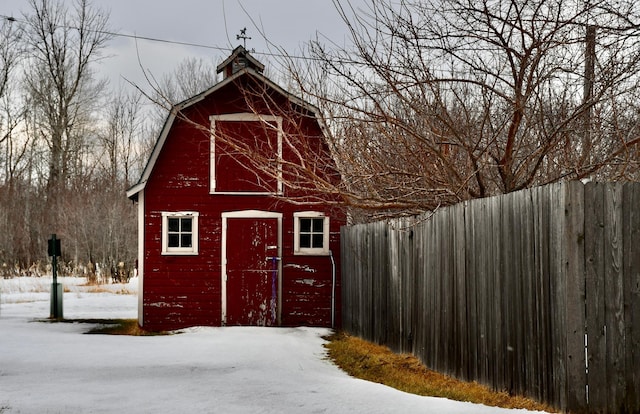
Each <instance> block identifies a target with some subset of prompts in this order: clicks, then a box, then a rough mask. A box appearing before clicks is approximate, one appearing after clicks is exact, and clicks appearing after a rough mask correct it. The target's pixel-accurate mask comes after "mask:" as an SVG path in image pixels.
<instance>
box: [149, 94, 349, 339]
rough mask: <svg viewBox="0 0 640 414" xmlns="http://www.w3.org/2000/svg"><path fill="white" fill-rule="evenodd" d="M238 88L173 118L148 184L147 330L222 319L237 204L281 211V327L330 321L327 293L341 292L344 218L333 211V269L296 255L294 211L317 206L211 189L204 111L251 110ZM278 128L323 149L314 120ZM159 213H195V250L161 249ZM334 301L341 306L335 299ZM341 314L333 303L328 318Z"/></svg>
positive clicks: (277, 98)
mask: <svg viewBox="0 0 640 414" xmlns="http://www.w3.org/2000/svg"><path fill="white" fill-rule="evenodd" d="M239 86H240V85H239V84H238V83H230V84H228V85H226V86H225V87H224V88H221V89H219V90H217V91H216V92H215V93H213V94H211V95H209V96H207V97H206V98H205V99H203V100H201V101H199V102H198V103H196V104H194V105H192V106H190V107H189V108H186V109H185V110H184V111H183V114H182V115H181V116H178V117H177V118H176V120H175V121H174V123H173V125H172V128H171V130H170V131H169V133H168V135H167V137H166V141H165V142H164V145H163V147H162V150H161V152H160V153H159V154H158V158H157V160H156V163H155V165H154V167H153V170H152V172H151V174H150V176H149V179H148V181H147V183H146V186H145V189H144V192H145V193H144V217H145V223H144V240H145V242H144V243H145V249H144V258H143V260H144V267H143V268H144V272H145V274H144V286H143V291H142V294H143V309H142V312H143V315H142V320H143V324H144V327H145V328H147V329H176V328H181V327H186V326H193V325H211V326H218V325H220V324H221V323H222V315H221V308H222V299H221V295H222V291H221V286H222V280H221V271H222V264H221V254H222V253H221V242H222V213H223V212H230V211H239V210H260V211H278V212H282V213H283V219H282V235H283V239H282V258H281V260H282V279H281V280H282V287H281V291H282V308H281V316H282V317H281V323H282V325H287V326H292V325H314V326H329V325H330V324H331V321H332V315H331V295H332V292H335V293H338V292H339V280H340V278H339V269H340V263H339V257H338V256H339V254H338V253H339V252H340V247H339V231H340V230H339V229H340V225H342V224H343V222H344V219H343V217H341V216H339V215H338V216H335V215H333V216H332V218H331V221H330V223H331V237H330V239H331V241H330V248H331V250H332V252H334V254H335V256H334V257H333V259H334V262H333V263H335V267H334V266H333V263H332V260H331V257H329V256H296V255H294V254H293V248H294V247H293V242H294V241H293V238H294V229H293V227H294V226H293V220H294V218H293V213H294V212H296V211H301V210H321V209H320V208H319V207H317V206H300V205H295V204H291V203H288V202H286V201H285V200H282V199H280V198H276V197H272V196H258V195H223V194H210V193H209V171H210V168H209V167H210V166H209V160H210V154H209V147H210V135H209V132H208V125H209V116H211V115H216V114H224V113H242V112H249V111H251V110H253V109H254V108H256V107H257V106H258V105H256V104H255V102H254V103H251V107H248V105H247V103H246V100H245V97H244V96H243V94H242V93H240V91H239ZM245 86H246V84H245ZM272 96H273V97H272V98H271V99H270V100H269V102H270V103H271V104H273V103H275V102H278V104H279V105H282V106H284V105H285V104H286V103H287V101H286V99H284V97H283V96H281V95H278V94H273V95H272ZM262 109H263V110H265V111H266V110H267V109H266V108H262ZM182 117H185V118H188V120H184V119H182ZM198 125H200V126H198ZM301 126H302V127H301ZM283 128H284V129H285V131H286V132H289V133H294V132H296V133H297V132H300V131H304V133H305V134H307V135H309V136H310V137H311V138H309V141H308V142H310V146H311V147H315V151H317V152H320V151H321V150H325V151H326V148H325V147H323V141H322V140H321V138H320V137H321V129H320V127H319V125H318V124H317V122H316V121H315V120H314V119H312V118H308V117H307V118H306V119H303V120H302V121H300V123H298V124H296V125H293V124H291V123H289V122H285V125H284V126H283ZM290 155H291V154H290V152H289V151H288V150H285V151H284V153H283V156H284V157H285V158H287V157H289V156H290ZM328 164H329V165H330V163H328ZM325 165H327V163H325ZM287 195H291V196H296V197H300V196H304V192H303V191H298V192H297V193H296V194H294V193H293V192H291V191H290V190H287V191H286V192H285V196H287ZM163 211H165V212H166V211H173V212H175V211H197V212H199V219H198V224H199V234H198V241H199V253H198V254H197V255H195V256H192V255H189V256H171V255H162V254H161V251H162V245H161V243H162V240H161V233H162V212H163ZM333 269H335V271H336V277H337V285H336V286H335V287H334V286H332V276H333V274H332V272H333ZM335 304H336V305H337V304H340V299H339V297H338V298H336V300H335ZM339 317H340V314H339V309H337V312H336V315H333V319H334V320H335V321H339V320H340V318H339Z"/></svg>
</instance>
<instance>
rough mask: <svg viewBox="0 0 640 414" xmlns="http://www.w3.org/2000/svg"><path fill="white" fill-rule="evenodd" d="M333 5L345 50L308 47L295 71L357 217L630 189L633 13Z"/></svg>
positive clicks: (633, 8)
mask: <svg viewBox="0 0 640 414" xmlns="http://www.w3.org/2000/svg"><path fill="white" fill-rule="evenodd" d="M334 4H335V6H336V8H337V10H338V11H339V12H340V14H341V16H342V19H343V21H344V23H345V24H346V25H347V27H348V28H349V30H350V33H351V40H352V42H353V47H349V48H345V47H337V46H336V45H330V46H329V47H327V46H325V45H323V44H322V43H320V42H313V43H312V44H311V45H310V56H309V57H310V58H311V59H310V60H309V61H311V62H312V63H311V64H306V65H303V64H300V63H299V62H294V60H293V59H292V60H291V68H292V71H291V72H292V74H293V76H294V77H295V78H296V79H297V80H298V85H299V90H300V93H301V94H303V96H305V97H307V99H309V100H311V101H313V102H315V103H317V105H318V106H319V107H320V108H321V109H322V113H323V114H325V116H326V123H327V125H328V126H329V128H328V130H327V131H328V132H329V133H330V135H331V138H332V142H333V144H334V153H335V155H336V156H337V159H338V165H339V167H340V169H341V172H342V173H343V177H344V180H345V185H346V187H345V188H343V189H341V191H343V192H344V196H345V200H347V201H348V203H349V204H351V205H353V206H354V207H359V208H363V209H367V210H376V211H379V212H381V213H382V214H387V213H389V214H395V212H398V211H402V212H414V211H420V210H431V209H434V208H437V207H438V206H440V205H443V204H450V203H454V202H457V201H460V200H466V199H469V198H475V197H484V196H488V195H493V194H499V193H505V192H511V191H516V190H519V189H522V188H526V187H529V186H533V185H540V184H545V183H550V182H554V181H558V180H564V179H581V178H587V177H593V178H606V179H638V175H637V171H638V159H637V153H638V151H637V149H638V145H639V143H640V138H639V137H640V136H639V135H638V133H637V122H638V117H637V112H634V110H633V108H635V106H636V104H635V102H637V90H638V88H637V82H638V79H639V77H638V70H639V69H640V43H639V40H640V37H639V36H638V35H639V34H640V31H639V29H640V6H639V5H638V4H637V3H636V2H633V1H625V0H622V1H615V2H614V1H608V0H607V1H602V2H591V3H590V2H569V3H567V2H566V1H563V0H539V1H536V2H521V1H517V0H484V1H472V0H453V1H444V0H426V1H411V0H407V1H400V2H395V1H387V0H376V1H374V2H372V3H371V4H370V6H369V7H368V8H367V9H366V10H355V9H352V8H351V5H350V4H349V3H348V1H347V2H342V1H340V0H336V1H334ZM587 33H589V36H587ZM587 40H589V41H587Z"/></svg>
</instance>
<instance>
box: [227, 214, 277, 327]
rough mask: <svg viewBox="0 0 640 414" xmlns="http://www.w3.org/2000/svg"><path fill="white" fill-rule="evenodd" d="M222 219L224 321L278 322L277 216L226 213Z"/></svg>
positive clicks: (254, 324)
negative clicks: (247, 215)
mask: <svg viewBox="0 0 640 414" xmlns="http://www.w3.org/2000/svg"><path fill="white" fill-rule="evenodd" d="M248 213H251V212H248ZM257 213H258V212H254V214H256V215H257ZM240 215H241V214H240ZM271 215H273V213H272V214H271ZM223 222H226V225H225V226H224V227H225V229H224V230H225V235H224V236H225V237H224V240H223V242H224V244H225V245H226V248H225V249H223V250H224V254H225V255H226V257H224V258H223V263H225V266H224V271H225V272H226V275H225V276H226V277H223V279H224V282H225V286H224V289H223V292H224V293H225V294H226V300H224V301H223V307H224V308H226V309H223V315H224V317H226V321H225V323H226V325H251V326H274V325H277V320H278V309H277V307H278V287H279V269H280V263H279V257H278V256H279V251H280V249H279V226H280V224H279V223H280V218H279V217H272V216H269V215H267V216H266V217H242V216H240V217H237V216H236V217H234V216H227V217H224V218H223Z"/></svg>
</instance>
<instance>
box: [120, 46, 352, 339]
mask: <svg viewBox="0 0 640 414" xmlns="http://www.w3.org/2000/svg"><path fill="white" fill-rule="evenodd" d="M263 69H264V66H263V65H262V64H261V63H260V62H258V61H257V60H256V59H255V58H254V57H253V56H251V55H250V54H249V53H248V52H247V51H246V50H245V49H244V48H242V47H238V48H236V49H235V50H234V51H233V53H232V54H231V56H230V57H229V58H228V59H227V60H225V61H224V62H223V63H222V64H220V65H219V66H218V73H220V72H222V74H223V79H222V80H221V81H220V82H218V83H217V84H216V85H214V86H213V87H211V88H210V89H208V90H206V91H205V92H203V93H201V94H199V95H197V96H194V97H192V98H190V99H188V100H186V101H184V102H182V103H180V104H178V105H176V106H175V107H174V108H173V109H172V111H171V113H170V115H169V117H168V118H167V121H166V123H165V125H164V127H163V130H162V132H161V133H160V136H159V138H158V141H157V143H156V146H155V148H154V150H153V152H152V154H151V157H150V159H149V161H148V163H147V166H146V167H145V170H144V171H143V173H142V176H141V178H140V180H139V181H138V183H137V184H136V185H135V186H133V187H132V188H131V189H129V191H128V192H127V196H128V197H129V198H131V199H132V200H135V201H137V203H138V232H139V235H138V238H139V241H138V245H139V247H138V250H139V251H138V256H139V259H138V273H139V277H140V293H139V309H138V319H139V323H140V325H141V326H143V327H144V328H146V329H151V330H159V329H176V328H181V327H187V326H194V325H210V326H220V325H258V326H294V325H310V326H332V325H334V324H337V323H338V321H339V320H340V309H339V304H340V298H339V297H338V295H339V292H340V290H339V286H340V263H339V253H340V244H339V243H340V240H339V235H340V226H341V225H342V224H344V216H343V213H341V212H340V210H339V209H337V208H335V206H336V205H337V203H336V202H335V200H331V199H329V198H327V196H326V195H325V192H323V191H322V190H321V187H322V185H323V183H324V184H326V183H333V184H335V182H336V181H335V180H338V179H339V178H338V176H337V174H336V170H335V164H334V163H333V162H332V160H331V157H330V153H329V149H328V146H327V143H326V140H325V138H324V134H323V129H322V127H321V124H320V122H319V121H318V118H317V109H316V108H314V107H313V106H312V105H310V104H308V103H306V102H304V101H303V100H301V99H299V98H296V97H294V96H292V95H291V94H289V93H287V92H286V91H285V90H283V89H282V88H280V87H279V86H277V85H276V84H275V83H274V82H272V81H271V80H269V79H268V78H267V77H265V76H264V74H263Z"/></svg>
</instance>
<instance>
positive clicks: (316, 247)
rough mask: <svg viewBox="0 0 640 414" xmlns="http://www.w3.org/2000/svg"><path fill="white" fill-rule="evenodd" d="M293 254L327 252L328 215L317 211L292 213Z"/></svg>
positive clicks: (321, 253)
mask: <svg viewBox="0 0 640 414" xmlns="http://www.w3.org/2000/svg"><path fill="white" fill-rule="evenodd" d="M293 234H294V236H293V237H294V240H293V254H295V255H318V256H320V255H328V254H329V217H327V216H325V214H324V213H322V212H319V211H300V212H296V213H293Z"/></svg>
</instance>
